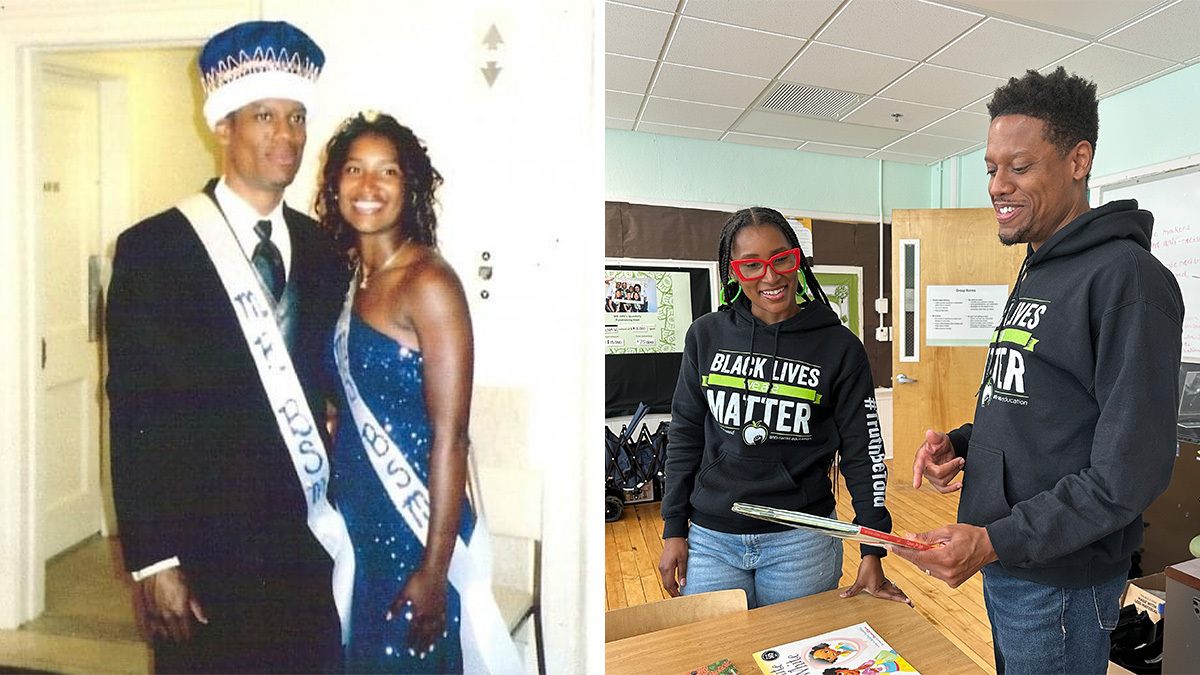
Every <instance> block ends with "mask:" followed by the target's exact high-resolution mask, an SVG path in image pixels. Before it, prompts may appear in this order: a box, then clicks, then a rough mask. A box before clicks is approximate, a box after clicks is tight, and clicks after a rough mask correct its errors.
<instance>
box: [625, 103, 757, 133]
mask: <svg viewBox="0 0 1200 675" xmlns="http://www.w3.org/2000/svg"><path fill="white" fill-rule="evenodd" d="M743 112H745V108H726V107H723V106H716V105H708V104H706V103H694V102H692V101H675V100H672V99H666V98H657V97H654V96H651V97H650V100H649V101H647V102H646V109H645V110H643V111H642V121H643V122H662V123H664V124H678V125H681V126H685V127H699V128H701V129H720V130H721V131H724V130H726V129H728V128H729V125H731V124H733V122H734V120H736V119H737V118H738V117H739V116H740V115H741V114H742V113H743Z"/></svg>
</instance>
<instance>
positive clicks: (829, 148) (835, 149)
mask: <svg viewBox="0 0 1200 675" xmlns="http://www.w3.org/2000/svg"><path fill="white" fill-rule="evenodd" d="M800 149H801V150H803V151H804V152H819V153H821V154H823V155H844V156H846V157H866V156H867V155H869V154H871V153H872V152H875V149H874V148H852V147H850V146H848V145H830V144H828V143H814V142H812V141H809V142H808V143H805V144H804V145H802V146H800Z"/></svg>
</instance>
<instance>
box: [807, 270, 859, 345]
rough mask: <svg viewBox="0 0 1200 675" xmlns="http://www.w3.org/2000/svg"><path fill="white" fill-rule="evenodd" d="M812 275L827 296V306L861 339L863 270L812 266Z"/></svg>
mask: <svg viewBox="0 0 1200 675" xmlns="http://www.w3.org/2000/svg"><path fill="white" fill-rule="evenodd" d="M813 274H814V275H816V277H817V283H819V284H821V290H823V291H825V295H827V296H829V305H830V306H831V307H833V311H834V312H836V313H837V315H838V318H839V319H841V320H842V325H843V326H845V327H847V328H849V329H850V332H852V333H854V334H855V335H857V336H858V339H859V341H862V339H863V333H862V326H863V312H862V305H863V297H862V296H863V294H862V274H863V268H861V267H858V266H854V265H813Z"/></svg>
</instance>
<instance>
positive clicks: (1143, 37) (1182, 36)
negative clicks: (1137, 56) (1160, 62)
mask: <svg viewBox="0 0 1200 675" xmlns="http://www.w3.org/2000/svg"><path fill="white" fill-rule="evenodd" d="M1197 35H1200V2H1180V3H1178V4H1175V5H1171V6H1170V7H1168V8H1166V9H1164V10H1162V11H1161V12H1158V13H1156V14H1153V15H1151V16H1149V17H1147V18H1145V19H1142V20H1141V21H1139V22H1137V23H1135V24H1133V25H1132V26H1129V27H1128V28H1123V29H1121V30H1120V31H1118V32H1116V33H1113V34H1112V35H1110V36H1108V37H1106V38H1104V39H1103V40H1101V42H1103V43H1105V44H1110V45H1113V46H1116V47H1124V48H1126V49H1132V50H1133V51H1135V52H1141V53H1143V54H1149V55H1151V56H1157V57H1160V58H1164V59H1170V60H1172V61H1187V60H1188V59H1191V58H1193V57H1195V56H1196V52H1197V48H1196V42H1197V38H1196V36H1197Z"/></svg>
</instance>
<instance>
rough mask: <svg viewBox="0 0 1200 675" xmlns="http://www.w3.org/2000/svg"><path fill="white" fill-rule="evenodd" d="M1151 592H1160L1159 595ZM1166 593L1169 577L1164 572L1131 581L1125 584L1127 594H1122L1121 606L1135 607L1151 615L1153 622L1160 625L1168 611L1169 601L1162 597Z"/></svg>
mask: <svg viewBox="0 0 1200 675" xmlns="http://www.w3.org/2000/svg"><path fill="white" fill-rule="evenodd" d="M1150 591H1158V595H1155V594H1154V593H1151V592H1150ZM1166 593H1167V576H1166V574H1164V573H1162V572H1159V573H1158V574H1151V575H1150V576H1145V577H1138V578H1137V579H1130V580H1129V581H1127V582H1125V592H1124V593H1122V594H1121V606H1122V607H1124V606H1126V605H1134V606H1135V607H1137V608H1138V609H1140V610H1142V611H1144V612H1146V613H1147V614H1149V615H1150V620H1151V621H1153V622H1154V623H1158V622H1159V621H1161V620H1162V617H1163V614H1165V613H1166V611H1167V610H1166V606H1167V601H1166V600H1165V599H1164V598H1163V597H1162V596H1165V595H1166Z"/></svg>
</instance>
